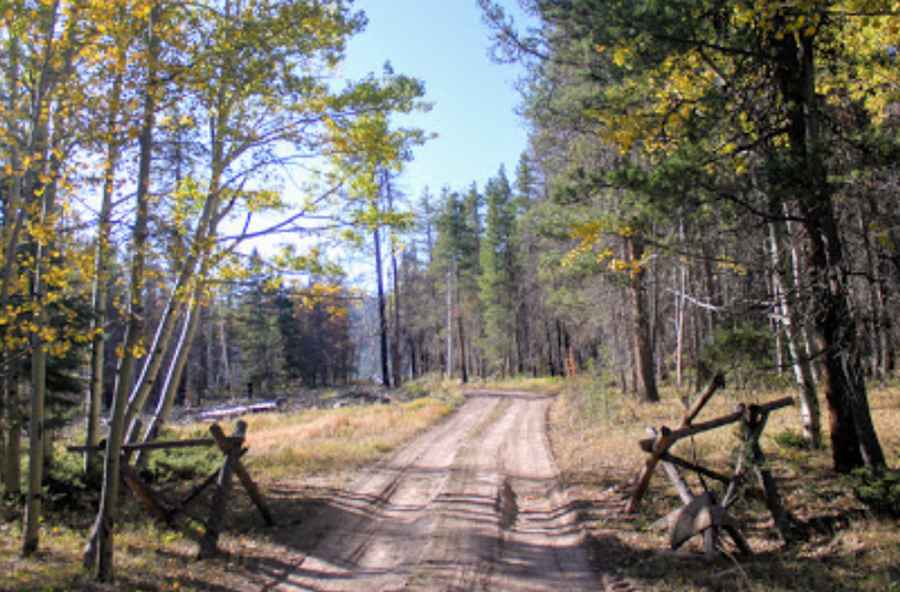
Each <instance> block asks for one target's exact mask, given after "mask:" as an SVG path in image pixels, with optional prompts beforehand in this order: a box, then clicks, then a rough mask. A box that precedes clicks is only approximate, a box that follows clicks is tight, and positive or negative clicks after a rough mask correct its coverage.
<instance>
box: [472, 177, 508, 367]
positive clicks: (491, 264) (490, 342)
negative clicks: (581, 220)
mask: <svg viewBox="0 0 900 592" xmlns="http://www.w3.org/2000/svg"><path fill="white" fill-rule="evenodd" d="M485 198H486V199H485V201H486V208H487V209H486V215H485V233H484V238H483V240H482V242H481V253H480V261H481V276H480V278H479V287H480V294H481V302H482V307H483V311H484V323H485V339H484V346H485V353H486V355H487V360H488V364H489V368H490V370H491V371H493V372H497V371H500V372H503V373H504V374H508V373H509V372H510V370H511V365H512V355H513V352H512V345H513V342H512V340H511V339H510V337H511V336H512V335H513V334H514V333H515V309H514V300H515V281H516V270H515V250H514V249H515V247H514V244H513V235H514V232H515V209H514V208H515V204H514V201H513V194H512V189H511V188H510V185H509V180H508V179H507V178H506V171H505V170H504V168H503V167H502V166H501V167H500V171H499V172H498V173H497V176H496V177H494V178H493V179H491V180H490V181H488V184H487V188H486V189H485Z"/></svg>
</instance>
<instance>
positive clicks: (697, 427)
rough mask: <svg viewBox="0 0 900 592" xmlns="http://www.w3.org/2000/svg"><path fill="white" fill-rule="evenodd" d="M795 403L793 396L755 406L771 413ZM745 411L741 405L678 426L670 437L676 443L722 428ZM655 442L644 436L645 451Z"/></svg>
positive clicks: (740, 417) (642, 443)
mask: <svg viewBox="0 0 900 592" xmlns="http://www.w3.org/2000/svg"><path fill="white" fill-rule="evenodd" d="M793 404H794V398H793V397H784V398H782V399H777V400H775V401H771V402H769V403H765V404H763V405H755V406H754V407H756V408H757V409H759V411H760V412H765V413H769V412H771V411H775V410H777V409H781V408H782V407H790V406H791V405H793ZM744 413H745V409H744V407H743V406H739V407H738V410H737V411H735V412H734V413H732V414H730V415H725V416H723V417H719V418H716V419H711V420H709V421H704V422H703V423H698V424H694V425H691V426H688V427H683V428H678V429H677V430H670V432H669V434H670V439H671V440H672V444H674V443H675V442H677V441H678V440H681V439H683V438H686V437H688V436H693V435H694V434H700V433H702V432H708V431H709V430H713V429H715V428H720V427H722V426H725V425H728V424H730V423H735V422H738V421H740V420H741V419H743V417H744ZM654 444H655V442H654V439H653V438H644V439H643V440H641V441H640V446H641V449H642V450H643V451H644V452H650V451H652V449H653V446H654Z"/></svg>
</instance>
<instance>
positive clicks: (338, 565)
mask: <svg viewBox="0 0 900 592" xmlns="http://www.w3.org/2000/svg"><path fill="white" fill-rule="evenodd" d="M549 404H550V399H549V398H547V397H541V396H537V395H533V394H528V393H493V392H479V393H471V394H470V395H469V396H468V400H467V402H466V403H465V405H463V406H462V407H461V408H460V409H459V411H458V412H457V413H456V414H454V415H453V416H452V417H451V418H450V419H449V420H447V421H446V422H444V423H443V424H441V425H440V426H438V427H436V428H434V429H432V430H431V431H429V432H427V433H425V434H423V435H422V436H420V437H419V438H417V439H416V440H414V441H413V442H412V443H411V444H409V445H408V446H406V447H405V448H403V449H402V450H401V451H399V452H398V453H397V454H395V455H394V456H393V457H391V458H390V459H389V460H388V461H387V462H385V463H381V464H379V465H378V466H376V467H374V468H372V469H370V470H368V471H367V472H366V473H365V474H364V475H363V476H362V477H361V478H360V479H358V480H357V481H356V482H355V483H354V484H353V485H352V486H350V487H348V488H346V489H345V490H342V491H340V492H337V493H335V495H334V497H333V498H332V499H329V500H326V503H325V504H324V506H323V507H322V509H321V511H319V512H317V513H316V514H315V516H314V517H313V518H312V519H311V520H309V521H307V522H305V523H304V524H303V525H302V526H299V527H298V528H299V529H300V531H301V532H297V533H294V534H295V536H299V537H302V538H304V539H305V540H307V541H310V545H311V546H310V548H309V549H310V550H309V552H308V553H306V555H305V557H303V558H302V560H301V561H300V562H299V563H298V564H297V565H296V566H295V567H294V569H293V570H291V571H289V572H288V573H284V574H282V575H281V577H280V578H279V581H278V582H272V583H270V584H269V585H268V586H265V588H266V589H275V590H316V591H319V590H323V591H324V590H329V591H365V592H375V591H382V592H386V591H394V590H455V591H469V590H511V591H542V590H552V591H554V592H563V591H569V590H599V589H602V586H601V585H600V583H599V582H600V580H599V577H598V576H597V575H596V574H595V573H593V572H592V569H591V567H590V565H589V562H588V558H587V554H586V552H585V550H584V549H583V546H582V544H581V542H582V541H581V538H582V537H581V532H580V529H579V528H578V527H577V524H576V516H575V511H574V509H573V508H572V507H571V506H569V505H568V504H567V501H566V499H565V496H564V495H563V492H562V491H561V489H560V487H559V485H558V482H557V471H556V468H555V465H554V462H553V459H552V456H551V454H550V450H549V446H548V442H547V435H546V427H545V417H546V412H547V407H548V405H549Z"/></svg>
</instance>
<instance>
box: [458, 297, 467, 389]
mask: <svg viewBox="0 0 900 592" xmlns="http://www.w3.org/2000/svg"><path fill="white" fill-rule="evenodd" d="M458 287H459V282H457V289H458ZM458 300H459V294H457V301H458ZM456 328H457V331H456V333H457V337H458V340H459V372H460V378H461V379H462V383H463V384H466V383H468V382H469V368H468V365H467V364H466V334H465V329H464V327H463V318H462V314H457V315H456Z"/></svg>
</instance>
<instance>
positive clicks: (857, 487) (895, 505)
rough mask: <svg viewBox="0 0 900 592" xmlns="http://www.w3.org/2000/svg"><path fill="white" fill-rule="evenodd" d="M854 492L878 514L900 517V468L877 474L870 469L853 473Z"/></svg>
mask: <svg viewBox="0 0 900 592" xmlns="http://www.w3.org/2000/svg"><path fill="white" fill-rule="evenodd" d="M853 478H854V484H853V493H855V494H856V497H857V498H859V500H860V501H861V502H863V503H864V504H866V505H867V506H868V507H869V509H871V510H872V511H873V512H875V513H877V514H883V515H885V516H893V517H894V518H900V470H887V471H885V472H884V473H883V474H880V475H878V474H875V473H873V472H872V471H870V470H868V469H859V470H857V471H854V473H853Z"/></svg>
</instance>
